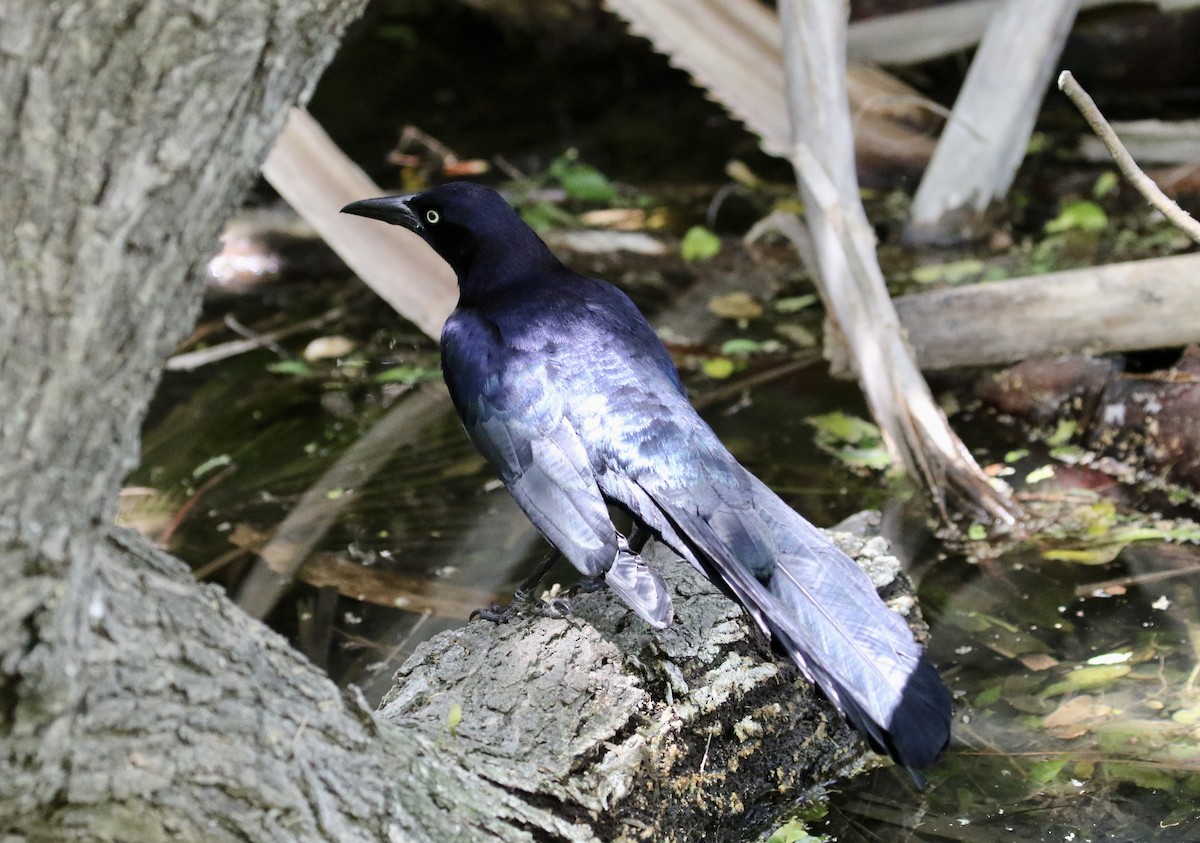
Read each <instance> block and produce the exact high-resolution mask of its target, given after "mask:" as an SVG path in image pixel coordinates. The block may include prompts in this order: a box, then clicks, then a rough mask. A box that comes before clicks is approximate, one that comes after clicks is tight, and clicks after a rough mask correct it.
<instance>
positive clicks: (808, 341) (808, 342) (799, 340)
mask: <svg viewBox="0 0 1200 843" xmlns="http://www.w3.org/2000/svg"><path fill="white" fill-rule="evenodd" d="M775 333H777V334H779V335H780V336H782V337H784V338H785V339H787V340H788V341H789V342H790V343H792V344H793V345H795V346H798V347H800V348H812V347H813V346H814V345H816V344H817V338H816V336H815V335H814V334H813V332H812V331H810V330H808V328H805V327H804V326H803V325H795V324H791V323H786V322H785V323H784V324H782V325H776V326H775Z"/></svg>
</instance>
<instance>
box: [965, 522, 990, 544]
mask: <svg viewBox="0 0 1200 843" xmlns="http://www.w3.org/2000/svg"><path fill="white" fill-rule="evenodd" d="M967 538H969V539H970V540H971V541H973V542H981V541H983V540H984V539H986V538H987V527H985V526H983V525H982V524H979V523H975V524H972V525H971V526H970V527H968V528H967Z"/></svg>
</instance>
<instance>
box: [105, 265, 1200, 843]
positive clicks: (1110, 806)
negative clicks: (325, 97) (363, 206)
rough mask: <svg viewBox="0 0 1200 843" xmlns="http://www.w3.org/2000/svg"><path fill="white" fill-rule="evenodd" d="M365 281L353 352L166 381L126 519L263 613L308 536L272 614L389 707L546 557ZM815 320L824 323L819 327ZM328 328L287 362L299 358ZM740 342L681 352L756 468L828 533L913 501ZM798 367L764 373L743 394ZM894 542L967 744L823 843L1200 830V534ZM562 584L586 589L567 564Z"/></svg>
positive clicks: (429, 356)
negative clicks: (729, 350)
mask: <svg viewBox="0 0 1200 843" xmlns="http://www.w3.org/2000/svg"><path fill="white" fill-rule="evenodd" d="M348 289H350V288H347V287H345V286H339V287H334V288H332V289H328V290H320V291H318V296H317V297H318V298H320V299H322V300H324V299H332V300H337V301H342V302H343V303H344V304H346V306H347V311H348V315H347V316H346V317H345V319H344V320H343V321H341V322H339V323H337V324H335V325H332V326H329V327H327V328H326V329H325V333H329V334H337V335H344V336H346V337H347V338H348V339H350V341H351V343H352V345H353V349H352V350H349V351H347V352H346V353H345V354H344V355H342V356H339V357H337V358H333V359H319V358H317V359H313V360H310V361H308V362H302V361H301V360H300V359H299V357H298V356H297V357H288V358H287V359H286V360H284V361H283V362H284V365H281V358H280V357H279V356H278V355H276V354H274V353H272V352H269V351H258V352H253V353H251V354H247V355H243V356H240V357H236V358H233V359H231V360H228V361H226V362H223V363H220V364H215V365H213V366H210V367H206V368H205V369H202V370H200V371H199V372H198V373H193V374H186V375H185V374H172V375H169V376H168V380H167V382H166V384H165V385H164V388H163V390H162V393H161V394H160V396H159V399H158V401H157V403H156V406H155V408H154V411H153V413H152V416H151V419H150V422H149V424H148V425H147V428H146V430H145V435H144V460H143V465H142V467H141V468H140V469H139V470H138V472H137V473H136V474H135V475H134V476H133V477H131V479H130V481H129V486H130V489H129V490H128V491H127V494H126V495H125V498H124V500H125V507H124V510H123V517H124V518H125V519H126V520H127V521H129V522H130V523H135V524H137V525H139V526H141V527H142V528H143V529H145V530H147V532H149V533H150V534H152V535H157V536H159V537H160V539H161V540H164V542H165V543H166V544H167V546H168V547H169V548H170V549H171V550H172V551H173V552H175V553H176V554H178V555H179V556H181V557H182V558H184V559H185V560H187V561H188V562H189V563H190V564H192V565H193V566H194V567H195V568H196V569H198V570H203V572H204V574H205V576H206V577H207V578H209V579H211V580H213V581H216V582H220V583H222V584H223V585H225V587H226V588H227V589H228V590H229V591H230V593H231V594H232V595H235V596H238V597H239V598H243V599H246V600H252V599H253V596H252V595H251V596H247V595H245V594H244V593H243V590H244V589H245V588H246V586H245V583H246V582H247V580H248V574H249V572H250V571H251V570H252V568H253V565H254V560H255V559H256V555H255V554H256V553H263V554H265V555H266V554H274V556H273V558H278V555H279V553H280V548H281V547H283V546H284V545H289V542H290V543H291V545H289V547H290V548H291V551H293V552H298V553H300V554H301V557H302V558H300V559H298V560H297V561H301V562H303V563H304V564H303V567H302V568H301V572H300V575H299V579H300V580H301V584H300V585H297V586H296V587H295V588H294V589H292V590H291V591H290V592H287V593H286V594H284V595H282V596H279V597H280V599H277V600H273V601H271V602H268V603H267V604H266V605H267V607H268V608H269V611H267V613H266V618H267V620H268V622H269V623H270V624H271V625H272V626H274V627H275V628H277V629H279V630H280V631H282V632H283V633H284V634H286V635H288V636H289V637H290V638H291V639H292V640H293V641H294V642H295V643H296V644H297V646H299V647H300V648H301V649H303V650H304V651H305V652H306V653H307V654H308V655H309V657H310V658H312V659H313V660H314V661H316V662H317V663H319V664H322V665H324V666H325V667H326V668H327V669H328V670H329V672H330V674H331V676H333V678H334V679H335V680H336V681H338V682H339V683H343V684H344V683H350V682H353V683H355V684H357V685H359V686H360V687H362V688H363V689H364V691H365V693H366V694H367V696H368V697H369V698H371V699H378V698H379V697H380V696H381V695H382V694H383V692H384V691H385V690H386V689H387V687H388V686H389V683H390V678H391V675H392V673H393V671H394V670H395V669H396V667H398V665H399V664H400V663H401V662H402V661H403V660H404V659H405V658H406V657H407V656H408V655H409V654H410V653H411V652H412V650H413V648H414V647H415V646H416V645H417V644H418V643H420V642H421V641H422V640H425V639H426V638H427V637H429V636H431V635H433V634H435V633H437V632H438V631H440V630H443V629H447V628H451V627H453V626H456V625H459V624H461V623H463V622H464V621H465V619H466V616H467V614H468V613H469V612H470V611H471V610H472V609H474V608H477V607H479V606H483V605H486V604H488V603H490V602H492V601H493V600H499V599H506V598H507V595H508V594H509V593H511V590H512V588H513V587H514V586H515V584H516V583H517V582H519V580H520V579H521V578H522V577H523V576H524V574H525V573H526V572H527V571H528V570H529V569H530V567H531V566H532V564H533V562H534V561H535V560H536V559H537V558H539V556H540V555H541V554H542V553H543V552H544V544H543V543H542V541H541V540H540V538H539V537H538V536H537V535H536V534H535V533H534V532H533V530H532V528H531V527H530V526H529V525H528V523H527V522H526V521H525V519H524V517H523V516H522V514H521V513H520V512H519V511H518V510H517V508H516V507H515V505H514V504H513V503H512V502H511V500H510V499H509V497H508V495H507V493H506V492H505V491H504V489H503V488H501V487H499V484H498V483H497V482H496V481H495V480H494V478H493V476H492V475H491V473H490V471H489V470H488V469H487V467H486V466H485V465H484V463H483V461H482V459H481V458H480V457H479V456H478V455H477V454H476V453H475V452H474V450H473V449H472V448H471V446H470V444H469V443H468V441H467V439H466V437H465V435H464V434H463V432H462V430H461V428H460V426H459V423H458V421H457V418H456V417H455V416H454V414H453V411H452V409H451V407H450V405H449V402H448V400H447V399H446V398H445V395H444V388H443V387H442V385H441V384H440V382H438V381H437V380H436V377H435V376H434V375H432V374H431V372H432V371H433V370H434V369H435V368H436V350H435V349H434V347H433V344H432V343H431V342H429V341H428V340H424V339H421V338H419V337H417V336H415V335H414V334H412V333H411V329H410V328H408V327H407V326H405V325H404V324H403V323H400V322H398V321H397V320H395V319H394V318H393V317H390V316H389V315H387V313H386V311H385V310H383V309H382V306H381V305H378V304H377V303H375V302H373V301H371V300H365V299H362V298H360V297H359V296H360V294H358V293H352V292H348ZM323 306H324V305H323ZM224 307H225V306H224V305H222V306H217V307H216V308H215V309H212V308H210V311H211V312H212V314H214V315H215V313H217V312H220V311H221V310H223V309H224ZM295 318H296V319H297V320H298V319H300V318H302V317H301V316H296V317H295ZM805 320H806V321H805V324H806V325H807V326H808V327H809V328H811V329H812V330H814V331H816V330H819V325H818V321H819V315H817V314H810V315H809V316H807V317H805ZM755 331H759V339H760V340H761V338H762V336H766V335H769V333H770V332H769V330H768V329H764V328H755V329H753V330H751V331H750V332H749V333H750V334H754V333H755ZM764 331H765V333H764ZM745 333H746V332H745V331H744V330H743V329H740V328H738V327H736V326H735V325H733V324H732V323H730V324H725V325H724V326H723V327H719V328H718V329H717V335H718V338H720V337H723V336H725V337H727V336H730V335H743V334H745ZM313 336H315V334H313V333H310V334H307V335H301V336H300V337H299V338H298V339H296V340H295V342H294V343H291V342H289V344H288V350H289V351H291V352H292V353H295V354H297V355H298V353H299V351H300V349H303V348H304V346H305V344H306V343H307V342H308V340H310V339H312V338H313ZM727 347H728V346H727ZM719 348H720V343H719V342H717V343H714V342H709V343H708V344H707V345H705V346H702V347H701V346H689V347H688V348H687V349H685V350H683V351H681V352H680V355H679V359H680V361H681V363H683V364H684V368H685V370H686V371H687V373H688V374H687V377H688V379H689V383H690V385H691V386H692V387H693V389H694V392H695V394H696V396H697V397H698V398H699V399H700V400H701V402H702V403H705V396H706V395H707V396H709V400H707V403H705V409H704V413H705V416H706V418H707V419H708V421H709V422H710V423H711V424H712V425H713V426H714V428H715V429H716V430H717V432H718V434H719V435H720V436H721V437H722V439H723V440H724V441H725V442H726V443H727V445H728V446H729V447H730V448H731V450H732V451H733V452H734V453H735V454H736V455H737V456H738V457H739V459H741V460H742V461H743V462H744V463H745V464H746V465H747V466H748V467H749V468H750V469H751V470H752V471H754V472H755V473H757V474H758V475H759V476H761V477H762V478H763V479H764V480H765V481H766V482H767V483H768V484H769V485H771V486H772V487H773V488H775V489H776V490H777V491H778V492H779V493H780V494H781V495H782V496H783V497H784V498H785V499H786V500H788V501H789V502H790V503H791V504H792V505H793V506H795V507H796V508H797V509H798V510H799V511H801V512H803V513H805V514H806V515H807V516H808V517H809V518H810V519H811V520H813V521H814V522H815V523H817V524H819V525H830V524H834V523H836V522H837V521H839V520H841V519H842V518H843V517H846V516H848V515H850V514H853V513H854V512H857V511H859V510H861V509H866V508H884V507H889V508H890V509H891V510H897V509H899V508H898V507H896V506H895V505H894V504H892V503H891V500H892V499H893V498H894V497H896V494H895V490H889V489H888V488H887V486H886V485H885V484H884V483H882V482H881V481H880V480H878V479H877V478H875V477H870V476H860V475H856V474H853V473H851V472H850V471H848V470H847V469H846V468H845V467H844V466H843V465H842V464H841V463H839V462H838V461H836V460H835V459H833V458H832V457H831V456H830V455H829V454H828V453H825V452H823V451H821V450H820V449H818V448H817V446H816V445H815V444H814V429H813V427H812V425H811V424H809V423H808V422H807V421H806V419H808V418H810V417H814V416H819V415H821V414H825V413H830V412H834V411H842V412H848V413H852V414H859V415H861V414H863V412H864V411H863V408H862V406H861V399H860V398H859V397H858V394H857V390H856V389H855V388H854V387H853V386H851V385H847V384H844V383H837V382H833V381H831V380H829V379H828V377H827V376H826V374H825V373H824V370H823V367H822V366H820V365H819V364H812V365H802V366H799V367H796V366H793V367H792V369H791V370H790V371H789V373H788V374H786V375H785V376H781V377H775V378H768V379H767V380H766V382H765V383H762V384H759V385H756V386H754V387H753V388H747V389H745V390H741V389H736V388H735V389H732V390H730V389H728V388H727V386H728V382H727V381H723V380H722V381H717V380H715V379H713V378H710V377H707V376H705V375H704V374H703V371H704V369H703V363H702V361H701V362H699V363H698V362H697V361H696V360H694V359H692V358H693V357H695V356H696V355H699V356H700V357H704V358H705V359H710V358H711V357H713V356H714V355H718V354H719ZM705 349H708V350H707V351H706V350H705ZM714 349H717V350H714ZM677 350H678V349H677ZM796 354H797V351H796V350H795V349H792V350H790V351H788V352H786V353H784V354H783V355H782V357H783V359H784V362H786V360H787V359H789V358H790V357H794V356H795V355H796ZM705 355H707V357H705ZM779 362H780V361H779V360H777V359H773V358H771V356H770V355H768V356H767V359H765V360H757V361H754V360H752V361H750V362H748V363H747V365H746V368H745V370H744V371H739V372H737V373H735V374H734V375H733V376H732V378H730V380H731V381H732V382H734V383H736V382H737V379H738V378H740V377H750V376H753V375H755V373H756V372H758V373H761V372H762V371H768V372H769V371H770V370H771V368H772V367H773V366H776V365H777V364H778V363H779ZM397 372H399V374H396V373H397ZM397 379H399V380H397ZM424 379H428V380H429V383H424V384H405V383H402V382H400V381H403V380H412V381H421V380H424ZM714 398H715V400H713V399H714ZM995 451H996V455H995V456H992V457H988V456H987V455H986V454H984V455H983V457H982V459H983V461H984V462H989V461H998V460H1001V459H1002V457H1001V456H999V455H1000V454H1002V453H1003V451H1004V446H1003V445H1002V444H1000V443H996V444H995ZM901 496H902V495H901ZM1082 500H1084V501H1085V503H1086V505H1087V506H1091V507H1095V506H1097V503H1096V499H1095V498H1094V497H1087V496H1084V498H1082ZM1101 508H1103V507H1101ZM284 533H286V536H287V537H288V541H282V540H281V538H280V536H281V534H284ZM272 534H274V541H272ZM899 544H900V546H901V548H902V555H903V556H906V557H907V561H908V562H909V568H910V569H911V570H912V571H913V572H914V575H915V576H916V577H917V578H918V579H919V582H920V591H921V596H922V601H923V606H924V611H925V614H926V617H927V619H928V620H929V621H930V622H931V626H932V632H933V634H932V640H931V642H930V645H929V647H930V652H931V655H932V657H933V659H934V662H935V663H936V664H937V665H938V666H939V668H940V669H941V670H942V671H943V675H944V676H945V678H946V680H947V682H948V684H949V685H950V687H951V688H952V690H953V691H954V692H955V695H956V698H957V703H956V706H957V711H956V718H957V722H956V727H955V737H954V745H953V747H952V750H951V752H950V753H949V754H948V756H947V757H946V759H945V760H944V761H943V762H942V763H941V764H940V765H938V766H937V767H936V768H935V769H933V770H932V771H931V775H930V779H931V786H930V788H929V789H928V790H927V791H926V792H924V793H921V794H918V793H915V792H914V791H913V790H912V788H911V786H910V784H909V783H908V779H907V776H905V775H903V774H899V773H897V771H896V770H894V769H890V768H885V769H881V770H877V771H875V772H873V773H870V774H868V775H866V776H864V777H862V778H859V779H857V780H855V781H851V782H847V783H844V784H840V785H837V786H835V787H834V788H833V789H832V793H831V799H830V802H829V803H828V804H827V805H826V806H824V807H822V808H820V809H819V810H818V811H817V813H823V814H824V816H823V817H822V818H820V819H810V821H809V824H808V828H809V831H810V832H812V833H814V834H826V835H830V837H831V839H836V840H840V841H847V842H848V841H860V840H862V841H868V840H889V841H890V840H965V841H984V840H987V841H990V840H1061V841H1102V840H1103V841H1109V840H1112V841H1116V840H1129V841H1137V840H1142V841H1146V840H1164V841H1165V840H1178V841H1186V840H1197V839H1200V810H1198V809H1197V808H1196V807H1195V799H1196V797H1197V796H1198V795H1200V777H1198V776H1197V775H1196V773H1197V772H1198V768H1200V742H1198V736H1200V690H1198V689H1197V688H1196V686H1195V681H1196V674H1195V666H1196V664H1197V658H1196V646H1197V641H1198V640H1200V639H1197V638H1196V637H1195V636H1196V635H1197V633H1200V621H1198V619H1197V617H1198V616H1197V612H1196V606H1197V600H1196V597H1195V593H1194V588H1195V583H1196V573H1195V569H1196V568H1197V567H1198V563H1200V560H1198V559H1197V554H1196V553H1195V552H1194V548H1193V547H1192V546H1187V545H1162V544H1153V543H1142V544H1133V545H1130V546H1129V547H1128V548H1126V549H1125V550H1124V551H1123V552H1122V553H1120V554H1119V555H1117V557H1116V558H1115V559H1114V560H1112V561H1110V562H1107V563H1105V564H1102V565H1082V564H1076V563H1072V562H1065V561H1052V560H1047V559H1045V558H1043V557H1042V556H1041V555H1039V553H1038V552H1037V551H1036V550H1035V549H1030V548H1026V549H1022V550H1016V551H1012V552H1009V553H1007V554H1005V555H1003V556H1000V557H998V558H993V559H985V560H982V561H975V562H972V561H968V560H966V559H964V558H963V557H962V556H961V555H960V554H958V553H955V552H951V551H949V550H947V549H946V548H945V547H944V546H942V545H941V544H939V543H938V542H937V541H936V540H933V539H931V538H930V537H929V536H928V535H926V534H925V533H924V530H923V528H922V527H921V526H920V524H909V525H908V526H905V527H902V528H901V532H900V543H899ZM297 547H298V548H300V550H299V551H296V548H297ZM265 548H271V550H266V549H265ZM288 549H289V548H288V547H283V550H284V551H288ZM286 555H287V553H286V552H285V553H284V557H286ZM1180 571H1183V572H1184V573H1179V572H1180ZM555 577H557V578H560V579H561V580H562V581H563V582H570V581H573V574H572V572H571V571H570V570H569V569H563V570H559V571H556V572H554V573H553V574H552V578H555ZM1127 580H1128V581H1127ZM807 816H809V817H810V818H811V817H812V812H811V811H809V812H807ZM751 839H756V838H751Z"/></svg>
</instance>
